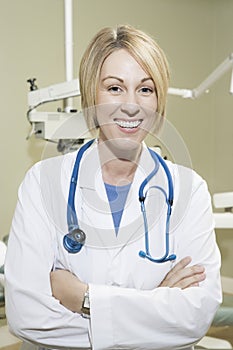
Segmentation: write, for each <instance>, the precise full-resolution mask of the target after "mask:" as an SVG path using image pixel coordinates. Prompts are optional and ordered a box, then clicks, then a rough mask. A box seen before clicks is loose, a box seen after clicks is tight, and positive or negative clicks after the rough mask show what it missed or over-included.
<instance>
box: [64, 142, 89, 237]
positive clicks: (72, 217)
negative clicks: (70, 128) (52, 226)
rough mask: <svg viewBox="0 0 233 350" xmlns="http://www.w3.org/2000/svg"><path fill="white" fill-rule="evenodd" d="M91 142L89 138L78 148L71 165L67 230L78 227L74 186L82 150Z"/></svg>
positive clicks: (76, 180)
mask: <svg viewBox="0 0 233 350" xmlns="http://www.w3.org/2000/svg"><path fill="white" fill-rule="evenodd" d="M93 142H94V140H90V141H88V142H87V143H85V144H84V145H83V146H82V147H81V148H80V149H79V151H78V154H77V157H76V160H75V164H74V167H73V172H72V175H71V180H70V189H69V196H68V204H67V226H68V230H69V231H72V230H73V229H74V228H75V227H78V218H77V214H76V210H75V204H74V201H75V192H76V187H77V182H78V174H79V167H80V163H81V159H82V156H83V154H84V152H85V151H86V150H87V149H88V148H89V147H90V146H91V145H92V143H93Z"/></svg>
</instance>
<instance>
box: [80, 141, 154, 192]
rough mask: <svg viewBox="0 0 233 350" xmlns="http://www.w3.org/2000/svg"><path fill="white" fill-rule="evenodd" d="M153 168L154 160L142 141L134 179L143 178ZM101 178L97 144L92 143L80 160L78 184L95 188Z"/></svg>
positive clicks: (82, 186)
mask: <svg viewBox="0 0 233 350" xmlns="http://www.w3.org/2000/svg"><path fill="white" fill-rule="evenodd" d="M153 168H154V161H153V159H152V157H151V155H150V152H149V151H148V149H147V146H146V145H145V144H144V143H143V147H142V153H141V156H140V160H139V164H138V167H137V170H136V174H135V178H134V181H135V179H137V178H138V177H139V178H140V179H142V178H143V179H144V178H145V177H146V176H147V175H148V174H149V173H150V172H151V171H152V169H153ZM99 181H100V182H101V181H102V182H103V180H102V171H101V164H100V159H99V153H98V144H97V142H94V144H93V145H92V146H91V147H90V148H89V149H88V150H87V151H86V152H85V153H84V155H83V158H82V160H81V166H80V174H79V185H80V187H81V188H87V189H93V190H96V187H97V186H96V184H97V183H99ZM139 181H140V180H139Z"/></svg>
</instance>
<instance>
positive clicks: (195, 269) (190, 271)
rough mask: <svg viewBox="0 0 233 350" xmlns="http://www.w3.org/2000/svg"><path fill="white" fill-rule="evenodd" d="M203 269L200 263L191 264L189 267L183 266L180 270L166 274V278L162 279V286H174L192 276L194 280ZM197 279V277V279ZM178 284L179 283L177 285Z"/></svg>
mask: <svg viewBox="0 0 233 350" xmlns="http://www.w3.org/2000/svg"><path fill="white" fill-rule="evenodd" d="M204 271H205V269H204V267H203V266H200V265H193V266H190V267H185V268H183V269H182V270H178V271H177V272H175V273H173V274H170V275H169V274H168V275H167V276H166V278H165V279H164V281H163V283H162V286H167V287H175V286H177V285H178V283H179V282H180V281H182V280H185V279H188V278H193V281H194V282H195V281H196V277H195V276H198V275H200V274H203V273H204ZM187 281H189V280H187ZM197 281H198V279H197ZM179 286H180V285H179Z"/></svg>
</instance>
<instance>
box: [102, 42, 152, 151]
mask: <svg viewBox="0 0 233 350" xmlns="http://www.w3.org/2000/svg"><path fill="white" fill-rule="evenodd" d="M96 97H97V120H98V124H99V126H100V133H99V140H100V141H106V140H122V141H124V142H123V144H124V145H125V144H126V142H125V141H127V140H128V141H133V142H134V143H135V142H136V143H137V144H139V143H141V142H142V141H143V140H144V138H145V137H146V135H147V133H148V132H149V131H150V130H151V129H152V128H153V126H154V123H155V121H156V110H157V95H156V89H155V85H154V82H153V80H152V79H151V77H150V76H149V75H148V74H147V73H146V72H145V71H144V70H143V69H142V67H141V66H140V65H139V64H138V62H137V61H136V60H135V59H134V58H133V57H132V56H131V55H130V54H129V53H128V52H127V51H126V50H124V49H119V50H116V51H114V52H113V53H112V54H110V55H109V56H108V57H107V58H106V60H105V61H104V63H103V66H102V69H101V73H100V80H99V84H98V89H97V96H96Z"/></svg>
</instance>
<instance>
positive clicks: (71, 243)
mask: <svg viewBox="0 0 233 350" xmlns="http://www.w3.org/2000/svg"><path fill="white" fill-rule="evenodd" d="M93 142H94V140H90V141H88V142H87V143H85V144H84V145H83V146H82V147H81V148H80V149H79V151H78V153H77V156H76V160H75V164H74V167H73V171H72V175H71V181H70V188H69V195H68V203H67V225H68V230H69V233H68V234H67V235H65V236H64V239H63V244H64V247H65V249H67V250H68V252H69V253H77V252H79V251H80V250H81V248H82V246H83V245H84V243H85V233H84V232H83V231H82V230H80V228H79V224H78V218H77V214H76V210H75V203H74V202H75V193H76V187H77V183H78V174H79V168H80V163H81V159H82V157H83V154H84V152H85V151H86V150H87V149H88V148H89V147H90V146H91V145H92V143H93ZM148 150H149V152H150V154H151V156H152V158H153V160H154V163H155V166H154V169H153V170H152V172H151V173H150V174H149V175H148V176H147V177H146V178H145V180H144V181H143V182H142V183H141V186H140V187H139V192H138V195H139V201H140V203H141V212H142V215H143V220H144V228H145V251H142V250H141V251H140V252H139V256H140V257H142V258H146V259H148V260H150V261H152V262H156V263H163V262H166V261H169V260H175V259H176V256H175V254H171V255H169V226H170V216H171V210H172V205H173V192H174V191H173V181H172V176H171V173H170V171H169V168H168V166H167V164H166V162H165V161H164V159H163V158H162V157H161V156H159V155H158V154H157V153H156V152H154V151H153V150H151V149H150V148H148ZM160 164H161V165H162V167H163V169H164V171H165V174H166V176H167V183H168V195H167V194H166V191H165V190H164V189H163V188H161V187H159V186H151V187H150V188H156V189H159V190H160V191H161V192H162V193H163V194H164V196H165V201H166V204H167V217H166V232H165V246H166V248H165V254H164V255H163V256H162V257H161V258H153V257H152V256H151V254H150V247H149V233H148V222H147V216H146V209H145V199H146V195H147V192H148V190H149V189H150V188H149V189H148V190H147V191H146V192H145V193H144V190H145V187H146V185H147V184H149V182H150V180H151V179H152V177H153V176H155V175H156V173H157V172H158V170H159V165H160ZM76 240H77V242H76Z"/></svg>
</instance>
